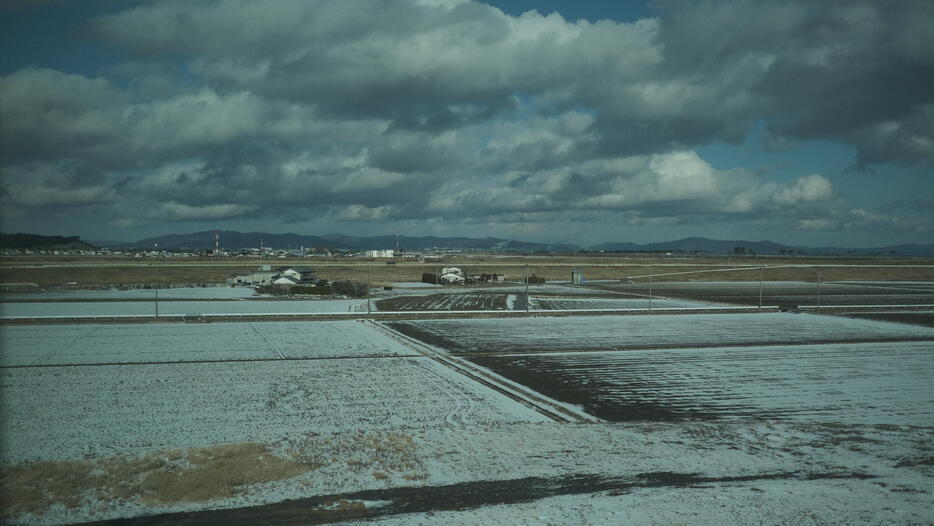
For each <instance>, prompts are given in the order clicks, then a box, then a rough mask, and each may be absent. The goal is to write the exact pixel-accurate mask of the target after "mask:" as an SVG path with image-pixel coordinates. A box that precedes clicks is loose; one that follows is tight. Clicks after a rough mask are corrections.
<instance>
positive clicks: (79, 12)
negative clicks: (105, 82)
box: [0, 0, 126, 76]
mask: <svg viewBox="0 0 934 526" xmlns="http://www.w3.org/2000/svg"><path fill="white" fill-rule="evenodd" d="M125 7H126V4H125V3H120V2H113V1H103V0H102V1H87V2H50V3H48V4H45V5H41V4H40V5H38V6H36V7H31V8H20V9H13V10H8V11H7V12H4V13H3V16H0V35H3V37H2V39H3V40H2V42H3V52H2V53H0V75H9V74H10V73H13V72H15V71H19V70H21V69H23V68H27V67H30V66H32V67H37V68H50V69H55V70H58V71H62V72H64V73H71V74H81V75H89V76H95V75H96V74H97V73H98V72H101V71H102V70H104V69H106V68H109V67H111V66H113V65H114V64H116V63H118V62H120V61H121V60H123V58H124V57H123V55H122V53H121V52H120V51H118V50H117V49H116V48H114V47H110V46H106V45H103V43H102V42H100V41H99V40H98V39H95V38H93V37H92V36H91V35H89V34H88V33H87V23H88V22H89V21H90V20H92V19H93V18H95V17H98V16H101V15H105V14H107V13H110V12H113V11H117V10H119V9H123V8H125Z"/></svg>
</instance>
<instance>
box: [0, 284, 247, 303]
mask: <svg viewBox="0 0 934 526" xmlns="http://www.w3.org/2000/svg"><path fill="white" fill-rule="evenodd" d="M154 294H155V291H153V290H152V289H130V290H116V289H107V290H50V291H42V292H4V293H2V294H0V300H4V301H10V300H57V299H106V300H139V299H152V297H153V295H154ZM255 296H257V294H256V292H255V291H254V290H253V289H251V288H247V287H173V288H164V289H159V297H160V298H165V299H170V298H181V299H239V298H251V297H255Z"/></svg>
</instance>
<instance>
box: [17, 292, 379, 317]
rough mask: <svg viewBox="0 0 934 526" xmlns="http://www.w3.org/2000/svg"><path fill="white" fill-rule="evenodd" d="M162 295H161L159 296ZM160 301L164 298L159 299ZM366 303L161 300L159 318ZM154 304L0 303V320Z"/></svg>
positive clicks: (148, 311)
mask: <svg viewBox="0 0 934 526" xmlns="http://www.w3.org/2000/svg"><path fill="white" fill-rule="evenodd" d="M160 294H161V293H160ZM160 299H162V298H161V296H160ZM360 305H366V301H365V300H331V299H329V300H264V301H251V300H240V301H223V300H219V301H159V315H161V316H164V315H170V314H172V315H175V314H183V315H184V314H196V315H199V314H206V315H210V314H307V313H344V312H352V311H355V310H359V308H360ZM155 309H156V306H155V301H152V302H148V301H127V302H109V301H108V302H87V303H85V302H68V303H54V302H49V303H0V318H32V317H66V318H70V317H74V316H154V315H155Z"/></svg>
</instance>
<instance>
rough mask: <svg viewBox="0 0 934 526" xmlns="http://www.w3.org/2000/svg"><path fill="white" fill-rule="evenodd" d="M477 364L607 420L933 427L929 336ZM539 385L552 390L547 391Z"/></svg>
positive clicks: (933, 363) (933, 357) (933, 354)
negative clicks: (914, 339)
mask: <svg viewBox="0 0 934 526" xmlns="http://www.w3.org/2000/svg"><path fill="white" fill-rule="evenodd" d="M481 363H484V364H491V363H495V364H496V365H493V366H492V367H493V368H494V370H496V371H497V372H500V374H505V375H506V376H508V377H511V376H513V375H519V377H518V378H517V377H513V378H512V379H513V380H521V378H522V377H528V376H532V377H536V378H535V380H534V381H536V382H542V383H543V385H546V387H543V388H542V391H543V392H544V393H545V394H553V396H555V397H556V398H559V399H561V398H563V397H567V398H570V399H572V400H573V401H576V402H578V403H582V404H583V406H584V408H585V409H587V410H588V411H589V412H590V413H591V414H595V415H597V416H600V417H602V418H605V419H607V420H646V419H653V418H659V419H750V418H753V419H769V420H772V421H777V420H795V421H813V422H836V423H847V424H891V425H924V426H934V389H932V388H931V386H932V385H934V341H926V342H884V343H861V344H824V345H799V346H788V345H777V346H761V347H721V348H708V349H666V350H652V351H625V352H576V353H545V354H532V355H529V354H522V355H509V356H504V357H500V358H488V359H486V360H485V361H483V362H481ZM510 372H512V373H513V374H510ZM548 383H550V384H553V385H554V386H560V389H559V390H556V391H555V393H557V394H554V393H552V392H550V391H549V390H548V388H547V384H548ZM565 401H568V400H565Z"/></svg>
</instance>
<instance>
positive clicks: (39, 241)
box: [0, 233, 97, 250]
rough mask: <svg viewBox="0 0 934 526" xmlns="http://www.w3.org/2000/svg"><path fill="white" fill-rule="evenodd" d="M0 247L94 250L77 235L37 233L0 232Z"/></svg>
mask: <svg viewBox="0 0 934 526" xmlns="http://www.w3.org/2000/svg"><path fill="white" fill-rule="evenodd" d="M0 249H14V250H96V249H97V247H95V246H94V245H92V244H90V243H85V242H84V241H81V238H79V237H78V236H71V237H64V236H40V235H37V234H23V233H16V234H4V233H0Z"/></svg>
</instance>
